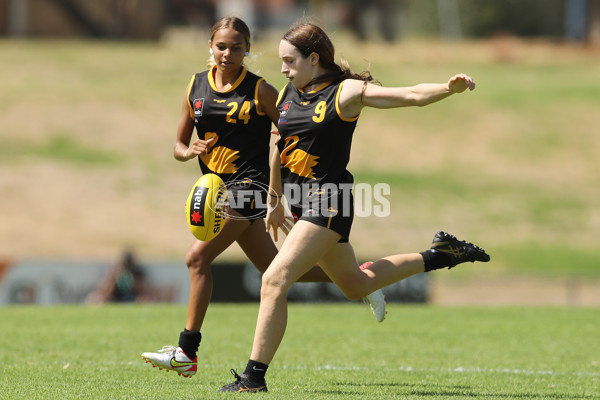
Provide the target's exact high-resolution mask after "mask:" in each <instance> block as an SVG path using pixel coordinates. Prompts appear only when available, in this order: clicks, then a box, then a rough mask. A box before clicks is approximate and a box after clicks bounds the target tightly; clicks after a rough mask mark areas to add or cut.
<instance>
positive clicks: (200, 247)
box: [185, 219, 250, 331]
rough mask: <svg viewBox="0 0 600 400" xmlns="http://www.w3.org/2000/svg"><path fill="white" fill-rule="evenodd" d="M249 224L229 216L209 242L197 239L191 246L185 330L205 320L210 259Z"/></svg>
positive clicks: (194, 329)
mask: <svg viewBox="0 0 600 400" xmlns="http://www.w3.org/2000/svg"><path fill="white" fill-rule="evenodd" d="M249 225H250V223H249V222H248V221H247V220H243V219H242V220H239V219H228V220H227V222H226V223H225V226H224V227H223V231H222V232H221V233H220V234H219V235H218V236H217V237H215V238H214V239H212V240H210V241H208V242H202V241H200V240H196V241H194V243H192V245H191V246H190V249H189V250H188V252H187V255H186V260H185V261H186V264H187V266H188V270H189V274H190V298H189V300H188V312H187V322H186V324H185V327H186V329H187V330H190V331H199V330H200V328H201V327H202V323H203V322H204V317H205V316H206V310H207V309H208V305H209V303H210V298H211V296H212V288H213V281H212V272H211V267H210V266H211V263H212V262H213V261H214V259H215V258H216V257H217V256H218V255H219V254H221V253H222V252H223V251H225V249H227V248H228V247H229V246H230V245H231V244H232V243H233V242H234V241H235V240H236V238H237V237H239V236H240V235H241V234H242V232H244V230H246V229H247V228H248V226H249Z"/></svg>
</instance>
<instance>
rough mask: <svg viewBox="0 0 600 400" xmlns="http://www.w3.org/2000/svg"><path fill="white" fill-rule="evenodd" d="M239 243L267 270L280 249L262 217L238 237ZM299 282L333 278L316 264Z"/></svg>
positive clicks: (250, 257)
mask: <svg viewBox="0 0 600 400" xmlns="http://www.w3.org/2000/svg"><path fill="white" fill-rule="evenodd" d="M237 242H238V244H239V245H240V247H241V248H242V250H243V251H244V253H245V254H246V255H247V256H248V259H250V261H252V263H253V264H254V266H255V267H256V268H257V269H258V270H259V271H260V272H263V273H264V272H265V271H266V270H267V268H268V267H269V265H270V264H271V261H273V259H274V258H275V255H276V254H277V252H278V250H277V247H276V246H275V243H273V239H272V238H271V235H270V234H269V233H268V232H267V231H266V228H265V222H264V220H262V219H258V220H255V221H254V223H253V224H252V225H251V226H250V227H249V228H248V229H246V230H245V231H244V232H243V233H242V234H241V235H240V236H239V237H238V239H237ZM298 282H331V279H329V277H328V276H327V274H326V273H325V272H324V271H323V269H322V268H321V267H319V266H314V267H313V268H311V269H310V270H309V271H308V272H307V273H305V274H304V275H302V276H301V277H300V278H298Z"/></svg>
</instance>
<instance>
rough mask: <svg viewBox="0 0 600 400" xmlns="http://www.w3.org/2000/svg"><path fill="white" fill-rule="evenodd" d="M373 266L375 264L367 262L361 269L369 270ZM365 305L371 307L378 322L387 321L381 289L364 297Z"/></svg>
mask: <svg viewBox="0 0 600 400" xmlns="http://www.w3.org/2000/svg"><path fill="white" fill-rule="evenodd" d="M371 264H373V262H371V261H367V262H366V263H364V264H362V265H361V266H360V267H359V268H360V269H367V268H369V267H370V266H371ZM363 303H365V304H368V305H369V307H371V311H372V312H373V315H374V316H375V319H376V320H377V322H383V320H384V319H385V314H387V312H386V311H385V305H386V301H385V296H384V294H383V291H382V290H381V289H378V290H376V291H374V292H373V293H371V294H370V295H368V296H366V297H363Z"/></svg>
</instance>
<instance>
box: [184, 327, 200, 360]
mask: <svg viewBox="0 0 600 400" xmlns="http://www.w3.org/2000/svg"><path fill="white" fill-rule="evenodd" d="M201 340H202V334H201V333H200V332H196V331H188V330H187V329H184V330H183V332H181V333H180V334H179V347H181V350H183V352H184V353H185V354H187V356H188V357H189V358H191V359H192V360H193V359H194V358H196V353H197V352H198V347H200V341H201Z"/></svg>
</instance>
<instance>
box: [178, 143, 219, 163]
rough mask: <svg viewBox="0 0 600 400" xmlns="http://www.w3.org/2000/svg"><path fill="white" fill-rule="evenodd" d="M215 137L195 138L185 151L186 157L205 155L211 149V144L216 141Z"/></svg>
mask: <svg viewBox="0 0 600 400" xmlns="http://www.w3.org/2000/svg"><path fill="white" fill-rule="evenodd" d="M214 140H215V139H214V138H210V139H208V140H202V139H196V140H194V141H193V142H192V143H191V144H190V146H189V147H188V149H187V150H186V151H185V158H187V159H188V160H189V159H191V158H194V157H196V156H205V155H206V153H207V152H208V151H209V150H210V149H211V147H212V146H211V145H212V143H213V142H214Z"/></svg>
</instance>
